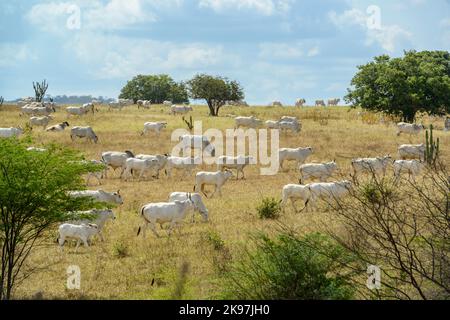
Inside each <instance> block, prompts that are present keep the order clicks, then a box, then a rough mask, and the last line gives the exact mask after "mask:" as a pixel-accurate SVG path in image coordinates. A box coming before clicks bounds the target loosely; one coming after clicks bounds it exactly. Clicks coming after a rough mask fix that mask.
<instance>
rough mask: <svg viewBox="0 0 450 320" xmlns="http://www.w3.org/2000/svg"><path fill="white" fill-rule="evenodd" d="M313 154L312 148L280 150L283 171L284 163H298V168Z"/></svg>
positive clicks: (279, 157)
mask: <svg viewBox="0 0 450 320" xmlns="http://www.w3.org/2000/svg"><path fill="white" fill-rule="evenodd" d="M312 153H313V149H312V148H311V147H306V148H295V149H293V148H280V149H279V150H278V159H279V161H280V168H281V169H283V163H284V161H286V160H287V161H290V160H293V161H295V162H296V163H297V166H299V165H300V164H302V163H304V162H305V160H306V158H308V157H309V156H310V155H311V154H312Z"/></svg>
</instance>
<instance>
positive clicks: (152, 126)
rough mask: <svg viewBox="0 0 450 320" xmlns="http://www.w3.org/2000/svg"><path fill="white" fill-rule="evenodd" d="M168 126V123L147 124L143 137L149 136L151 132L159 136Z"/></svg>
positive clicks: (145, 124)
mask: <svg viewBox="0 0 450 320" xmlns="http://www.w3.org/2000/svg"><path fill="white" fill-rule="evenodd" d="M166 126H167V122H146V123H144V130H143V131H142V133H141V136H142V135H144V134H147V133H148V132H149V131H153V132H155V133H156V134H157V135H158V136H159V133H160V132H161V130H162V129H164V128H165V127H166Z"/></svg>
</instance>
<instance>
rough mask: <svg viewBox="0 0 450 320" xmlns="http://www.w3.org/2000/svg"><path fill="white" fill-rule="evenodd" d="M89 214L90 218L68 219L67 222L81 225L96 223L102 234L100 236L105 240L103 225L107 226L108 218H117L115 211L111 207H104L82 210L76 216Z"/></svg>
mask: <svg viewBox="0 0 450 320" xmlns="http://www.w3.org/2000/svg"><path fill="white" fill-rule="evenodd" d="M81 215H82V216H87V217H89V218H86V219H83V220H72V221H68V222H67V223H70V224H77V225H81V224H89V223H92V224H95V225H96V226H97V229H98V232H97V233H98V235H99V236H100V238H101V239H102V241H105V238H104V237H103V233H102V231H103V227H104V226H105V224H106V222H107V221H108V220H115V219H116V215H115V214H114V212H113V211H112V210H111V209H102V210H98V209H93V210H89V211H80V212H77V213H76V216H81Z"/></svg>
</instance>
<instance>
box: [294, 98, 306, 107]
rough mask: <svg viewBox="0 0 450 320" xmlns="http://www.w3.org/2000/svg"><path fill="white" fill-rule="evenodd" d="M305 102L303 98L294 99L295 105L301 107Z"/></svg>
mask: <svg viewBox="0 0 450 320" xmlns="http://www.w3.org/2000/svg"><path fill="white" fill-rule="evenodd" d="M305 103H306V100H305V99H297V100H295V106H296V107H303V105H304V104H305Z"/></svg>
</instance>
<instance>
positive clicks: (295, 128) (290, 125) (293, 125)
mask: <svg viewBox="0 0 450 320" xmlns="http://www.w3.org/2000/svg"><path fill="white" fill-rule="evenodd" d="M278 128H279V129H280V130H285V131H289V130H290V131H292V132H294V133H299V132H300V130H301V128H302V127H301V124H300V123H298V122H293V121H279V122H278Z"/></svg>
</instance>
